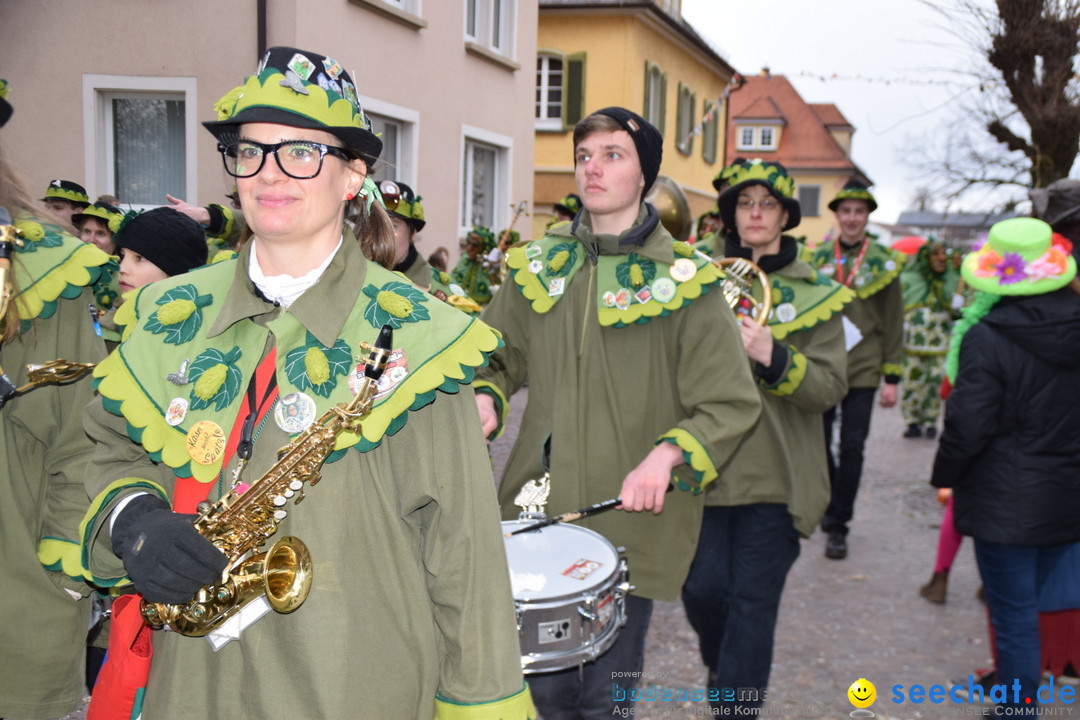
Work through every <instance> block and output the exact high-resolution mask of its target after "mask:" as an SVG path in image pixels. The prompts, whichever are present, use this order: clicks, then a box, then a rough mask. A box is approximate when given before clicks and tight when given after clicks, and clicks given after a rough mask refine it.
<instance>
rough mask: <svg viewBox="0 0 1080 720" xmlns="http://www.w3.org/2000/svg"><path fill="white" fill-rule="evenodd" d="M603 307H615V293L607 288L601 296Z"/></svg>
mask: <svg viewBox="0 0 1080 720" xmlns="http://www.w3.org/2000/svg"><path fill="white" fill-rule="evenodd" d="M603 303H604V307H609V308H611V307H615V293H613V292H611V291H610V290H608V291H607V292H606V293H604V297H603Z"/></svg>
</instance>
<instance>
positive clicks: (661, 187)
mask: <svg viewBox="0 0 1080 720" xmlns="http://www.w3.org/2000/svg"><path fill="white" fill-rule="evenodd" d="M645 202H647V203H649V204H651V205H652V206H653V207H655V208H656V212H657V213H659V215H660V224H661V225H663V226H664V228H665V229H666V230H667V231H668V232H669V233H671V235H672V237H674V238H675V239H676V240H683V241H685V240H686V239H687V238H689V237H690V230H691V227H692V225H693V220H694V219H693V218H692V217H690V203H689V202H688V201H687V199H686V192H685V191H684V190H683V189H682V187H680V186H679V184H678V183H677V182H675V181H674V180H672V179H671V178H669V177H667V176H666V175H661V176H660V177H658V178H656V182H655V183H654V184H653V186H652V188H650V189H649V192H648V194H646V195H645ZM695 252H697V255H698V256H699V257H701V258H703V259H705V260H708V261H709V262H711V263H712V264H713V265H715V266H716V267H717V268H719V269H720V271H721V273H722V274H723V278H724V279H723V280H722V281H721V282H720V290H721V292H722V293H723V294H724V299H725V300H727V303H728V306H730V307H731V309H732V310H734V311H735V314H736V315H749V316H750V317H752V318H753V319H754V322H756V323H757V324H758V325H762V326H764V325H765V324H766V323H767V322H768V321H769V312H770V311H771V310H772V284H771V283H770V282H769V276H768V275H767V274H766V273H765V271H764V270H762V269H761V268H759V267H758V266H757V265H755V264H754V263H752V262H750V261H749V260H746V259H744V258H724V259H722V260H713V259H712V258H711V257H709V256H708V255H706V254H705V253H703V252H701V251H695ZM755 280H756V281H757V282H758V283H759V284H760V286H761V300H757V299H756V298H755V297H754V292H753V291H754V281H755Z"/></svg>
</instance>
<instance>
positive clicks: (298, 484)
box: [289, 480, 304, 490]
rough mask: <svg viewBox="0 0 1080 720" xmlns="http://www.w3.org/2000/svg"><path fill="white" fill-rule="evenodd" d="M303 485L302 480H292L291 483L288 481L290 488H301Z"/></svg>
mask: <svg viewBox="0 0 1080 720" xmlns="http://www.w3.org/2000/svg"><path fill="white" fill-rule="evenodd" d="M303 487H304V483H303V481H302V480H293V481H292V482H291V483H289V489H290V490H302V489H303Z"/></svg>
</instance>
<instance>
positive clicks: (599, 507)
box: [503, 483, 675, 537]
mask: <svg viewBox="0 0 1080 720" xmlns="http://www.w3.org/2000/svg"><path fill="white" fill-rule="evenodd" d="M674 489H675V485H674V484H673V483H668V487H667V490H666V491H665V492H671V491H672V490H674ZM621 502H622V498H612V499H611V500H604V501H603V502H598V503H596V504H595V505H590V506H589V507H587V508H582V509H581V510H577V511H575V512H568V513H563V514H562V515H556V516H555V517H553V518H548V519H547V520H540V521H539V522H535V523H533V524H532V525H526V526H525V527H523V528H518V529H517V530H514V531H513V532H508V533H504V534H503V537H510V536H511V535H517V534H518V533H524V532H531V531H533V530H539V529H540V528H545V527H547V526H548V525H556V524H558V523H564V522H573V521H575V520H580V519H581V518H584V517H589V516H590V515H596V514H597V513H602V512H604V511H606V510H611V509H612V508H616V507H618V506H619V504H620V503H621Z"/></svg>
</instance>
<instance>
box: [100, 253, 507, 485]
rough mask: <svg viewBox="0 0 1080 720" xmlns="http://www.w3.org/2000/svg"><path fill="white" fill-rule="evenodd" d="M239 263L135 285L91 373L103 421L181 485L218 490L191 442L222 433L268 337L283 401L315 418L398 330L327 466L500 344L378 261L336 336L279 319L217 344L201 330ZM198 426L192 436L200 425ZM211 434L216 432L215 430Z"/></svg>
mask: <svg viewBox="0 0 1080 720" xmlns="http://www.w3.org/2000/svg"><path fill="white" fill-rule="evenodd" d="M236 262H237V261H236V260H225V261H223V262H218V263H215V264H213V265H209V266H206V267H204V268H201V269H199V270H196V271H193V272H190V273H187V274H184V275H179V276H176V277H174V278H170V279H169V280H165V281H161V282H158V283H153V284H151V285H147V286H145V287H143V288H141V289H140V290H139V291H138V293H137V295H135V297H134V298H133V299H131V300H129V301H128V302H126V303H125V304H124V305H123V306H121V308H120V310H119V311H118V313H117V318H116V321H117V324H118V325H122V326H124V341H123V342H122V343H121V345H120V346H119V347H118V348H117V350H116V351H115V352H114V353H113V354H112V355H110V356H109V357H108V359H106V360H105V361H104V362H102V363H101V364H100V365H98V367H97V368H96V370H95V372H94V376H95V382H96V383H97V389H98V392H99V393H101V395H102V399H103V402H104V406H105V408H106V409H107V410H109V411H110V412H112V413H114V414H116V415H119V416H122V417H123V418H124V419H125V420H126V421H127V426H128V434H129V436H130V437H131V439H132V440H134V441H135V442H137V443H139V444H141V445H142V446H143V448H145V450H146V451H147V453H149V455H150V457H151V458H152V459H153V460H154V461H155V462H162V463H165V464H166V465H168V466H169V467H170V468H172V470H173V471H174V472H175V474H176V475H177V477H194V478H195V479H196V480H198V481H199V482H203V483H207V482H213V481H214V480H215V479H217V477H218V475H219V473H220V472H221V470H222V465H223V458H222V456H221V453H217V454H216V456H215V454H213V453H211V454H206V455H200V454H199V453H198V452H197V450H196V448H194V447H192V448H191V450H190V452H189V444H193V443H194V441H195V440H197V439H198V435H199V432H200V430H199V428H206V427H208V424H207V422H204V421H209V422H210V423H214V424H215V425H216V426H217V427H218V428H220V429H223V430H224V432H225V434H226V436H227V434H228V432H229V429H230V428H231V427H232V426H233V424H234V422H235V420H236V417H237V415H238V413H239V410H240V406H241V403H242V402H243V401H244V390H245V386H244V385H243V383H244V382H245V380H246V379H247V378H250V377H251V376H252V374H253V373H254V372H255V368H256V366H257V365H258V364H259V362H260V361H261V360H262V357H263V351H264V348H265V344H266V341H267V337H268V335H269V333H270V332H271V331H272V332H273V335H274V338H275V340H276V348H277V379H278V384H279V387H280V395H281V397H283V398H284V397H287V396H288V395H289V394H290V393H297V392H303V393H305V394H307V395H308V396H309V397H311V398H312V399H313V400H314V402H315V405H316V417H321V416H322V414H323V413H324V412H326V411H327V410H328V409H329V408H330V407H331V406H333V405H336V404H338V403H343V402H349V401H351V400H352V397H353V393H352V391H351V389H350V384H351V383H350V379H351V378H353V377H356V376H357V364H358V363H359V362H360V361H361V360H363V359H364V358H366V353H365V352H364V351H363V350H362V349H361V343H362V342H367V343H374V341H375V337H376V335H377V334H378V330H379V328H380V327H381V326H382V325H383V324H389V325H391V327H393V328H394V338H393V347H394V350H395V352H394V353H393V354H392V356H391V358H390V366H389V367H388V368H387V371H386V372H385V373H384V376H383V379H382V380H381V381H380V391H379V394H378V395H376V401H375V405H374V409H373V410H372V413H371V415H369V416H368V417H367V418H366V419H365V420H364V422H363V427H362V430H361V433H360V434H354V433H350V432H344V433H342V434H341V435H339V436H338V438H337V444H336V446H335V452H334V454H332V455H331V456H330V458H329V459H328V460H327V462H333V461H334V460H336V459H338V458H340V457H341V454H342V453H343V452H344V451H345V450H347V449H348V448H354V449H356V450H358V451H360V452H364V451H367V450H370V449H372V448H374V447H376V446H377V445H378V444H379V443H380V442H381V440H382V438H383V437H385V436H386V435H392V434H394V433H395V432H397V431H398V430H400V429H401V428H402V427H403V426H404V425H405V423H406V421H407V419H408V411H409V410H417V409H420V408H422V407H423V406H425V405H427V404H428V403H430V402H432V401H433V400H434V399H435V393H436V392H437V391H442V392H448V393H455V392H457V391H458V390H459V388H460V386H461V385H467V384H469V383H470V382H471V381H472V379H473V373H474V371H475V368H477V367H479V366H482V365H484V364H485V363H486V362H487V357H488V355H489V354H490V353H491V352H493V351H494V350H495V349H496V348H497V347H498V346H499V344H500V343H501V340H500V337H499V335H498V333H497V332H496V331H494V330H493V329H491V328H490V327H488V326H487V325H484V324H483V323H481V322H480V321H478V320H475V319H473V318H469V317H468V316H466V315H463V314H462V313H460V312H458V311H456V310H454V309H453V308H451V307H449V306H448V305H446V304H445V303H443V302H441V301H439V300H438V299H437V298H435V297H433V296H431V295H429V294H427V293H425V292H423V291H422V290H420V289H419V288H417V287H415V286H414V285H412V284H411V283H408V282H406V281H404V280H402V279H401V278H400V277H399V276H398V275H396V274H395V273H392V272H390V271H389V270H386V269H384V268H382V267H379V266H377V265H375V264H374V263H367V265H366V276H365V279H364V285H363V288H362V291H361V292H360V294H359V295H358V297H357V300H356V302H355V303H354V305H353V307H352V308H351V309H350V310H348V311H347V312H348V318H347V320H346V321H345V323H344V325H343V328H344V329H343V331H342V333H343V337H340V338H338V339H337V340H336V342H334V343H333V345H332V346H330V347H327V346H324V345H322V344H321V343H320V342H319V340H317V339H316V338H315V337H314V336H313V335H312V334H311V333H310V332H309V331H308V330H307V329H306V328H305V327H304V326H303V325H302V324H301V323H300V321H299V320H297V319H296V317H295V316H293V315H291V314H290V313H288V312H282V313H281V314H280V315H279V316H278V317H276V318H274V319H272V320H270V321H268V323H267V327H261V326H259V325H258V324H256V323H254V322H250V321H246V320H245V321H240V322H235V323H233V324H232V325H230V326H228V327H227V328H225V329H224V330H223V331H222V332H220V333H219V334H217V335H214V336H213V337H210V336H208V330H209V328H211V327H212V326H213V323H214V320H215V318H216V317H217V316H218V313H219V312H220V310H221V306H222V303H223V301H224V300H225V296H226V293H227V292H228V289H229V287H230V284H231V282H232V280H233V275H234V273H235V263H236ZM199 423H202V424H201V425H199V428H196V425H197V424H199ZM209 427H211V428H212V427H213V426H212V425H211V426H209Z"/></svg>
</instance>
